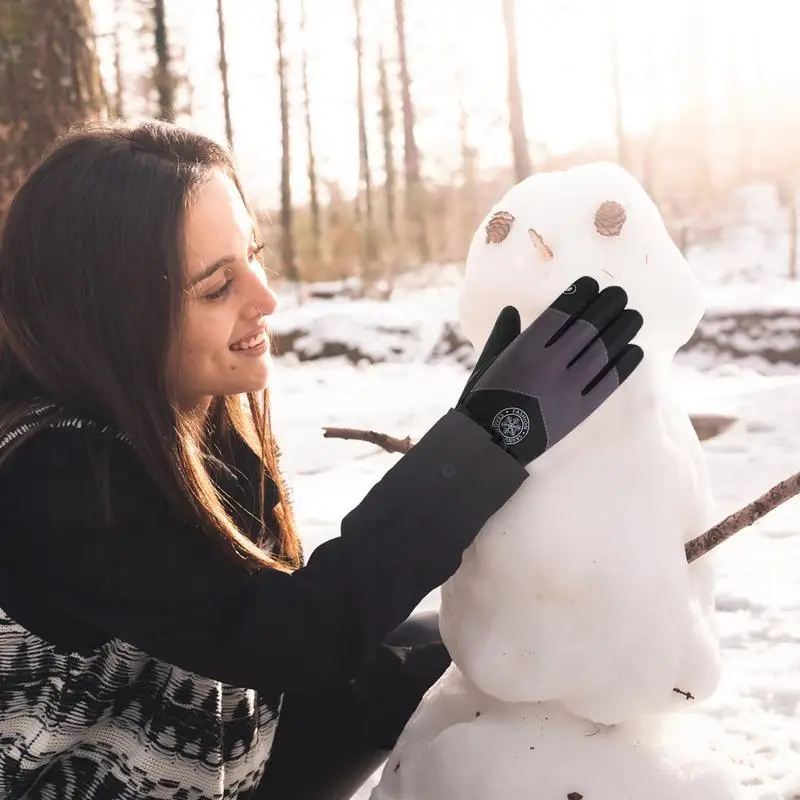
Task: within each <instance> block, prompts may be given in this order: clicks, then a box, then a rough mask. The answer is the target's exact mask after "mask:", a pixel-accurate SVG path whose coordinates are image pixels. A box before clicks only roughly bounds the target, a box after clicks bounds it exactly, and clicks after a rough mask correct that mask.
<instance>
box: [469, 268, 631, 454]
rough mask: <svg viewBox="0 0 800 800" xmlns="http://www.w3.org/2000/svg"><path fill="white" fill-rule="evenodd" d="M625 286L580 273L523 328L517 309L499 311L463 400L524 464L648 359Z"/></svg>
mask: <svg viewBox="0 0 800 800" xmlns="http://www.w3.org/2000/svg"><path fill="white" fill-rule="evenodd" d="M627 302H628V296H627V294H626V293H625V291H624V290H623V289H622V288H620V287H619V286H610V287H608V288H606V289H603V291H600V290H599V285H598V283H597V281H595V280H594V279H593V278H590V277H586V276H584V277H582V278H579V279H578V280H577V281H575V283H573V284H572V285H571V286H569V287H568V288H567V289H566V290H565V291H564V292H563V293H562V294H561V295H559V296H558V297H557V298H556V299H555V300H554V301H553V303H552V304H551V305H550V306H549V307H548V308H547V309H545V311H544V312H543V313H542V314H541V315H540V316H539V317H538V318H537V319H536V320H534V321H533V322H532V323H531V325H530V326H529V327H528V328H526V330H525V331H523V332H522V333H520V319H519V313H518V311H517V310H516V309H515V308H513V307H512V306H506V307H505V308H504V309H503V310H502V311H501V312H500V314H499V316H498V317H497V321H496V322H495V325H494V328H493V330H492V333H491V334H490V336H489V339H488V340H487V342H486V345H485V346H484V348H483V352H482V353H481V356H480V358H479V359H478V363H477V364H476V366H475V369H474V370H473V372H472V375H471V376H470V378H469V380H468V381H467V385H466V387H465V388H464V391H463V392H462V394H461V397H460V398H459V401H458V403H457V404H456V408H457V409H458V410H459V411H462V412H463V413H466V414H467V415H468V416H469V417H471V418H472V419H473V420H474V421H475V422H477V423H478V424H479V425H481V426H482V427H484V428H486V429H487V430H489V431H490V432H492V434H493V435H494V436H495V438H496V440H497V441H498V442H499V443H500V444H502V445H503V446H504V447H505V448H506V450H508V451H509V453H511V454H512V455H513V456H514V457H515V458H516V459H517V460H518V461H519V462H520V463H521V464H523V465H525V464H528V463H530V462H531V461H533V459H535V458H537V457H538V456H540V455H542V453H544V452H545V451H546V450H547V449H548V448H550V447H552V446H553V445H554V444H555V443H556V442H558V441H559V440H560V439H562V438H563V437H564V436H566V435H567V434H568V433H569V432H570V431H571V430H573V429H574V428H576V427H577V426H578V425H580V423H581V422H583V421H584V420H585V419H586V418H587V417H588V416H589V415H590V414H591V413H592V412H593V411H595V409H597V408H599V407H600V405H601V404H602V403H603V402H604V401H605V400H606V399H607V398H608V397H610V396H611V394H612V393H613V392H614V391H615V390H616V389H617V388H618V387H619V386H620V384H621V383H622V382H623V381H624V380H625V379H626V378H628V376H629V375H630V374H631V373H632V372H633V371H634V369H636V367H637V366H638V365H639V363H640V362H641V360H642V356H643V353H642V349H641V348H640V347H638V346H637V345H634V344H631V343H630V342H631V340H632V339H633V338H634V336H636V334H637V333H638V331H639V329H640V328H641V327H642V316H641V314H639V312H638V311H634V310H633V309H629V308H626V305H627Z"/></svg>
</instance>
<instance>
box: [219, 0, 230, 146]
mask: <svg viewBox="0 0 800 800" xmlns="http://www.w3.org/2000/svg"><path fill="white" fill-rule="evenodd" d="M217 38H218V39H219V74H220V77H221V78H222V108H223V110H224V113H225V138H226V139H227V141H228V147H229V148H230V150H231V152H233V125H232V123H231V95H230V91H229V89H228V57H227V55H226V53H225V15H224V13H223V11H222V0H217Z"/></svg>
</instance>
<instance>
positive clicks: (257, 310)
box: [247, 270, 278, 316]
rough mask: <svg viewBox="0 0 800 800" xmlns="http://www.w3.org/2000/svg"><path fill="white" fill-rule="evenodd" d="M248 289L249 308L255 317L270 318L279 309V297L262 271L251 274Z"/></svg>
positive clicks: (254, 271)
mask: <svg viewBox="0 0 800 800" xmlns="http://www.w3.org/2000/svg"><path fill="white" fill-rule="evenodd" d="M251 276H252V277H251V280H250V282H249V285H248V287H247V289H248V308H251V309H252V310H253V311H252V314H253V316H269V315H270V314H272V313H273V312H274V311H275V309H276V308H277V307H278V295H277V294H275V292H274V291H273V290H272V288H271V287H270V285H269V283H267V278H266V276H265V275H264V274H263V273H262V272H261V271H260V270H253V271H252V272H251Z"/></svg>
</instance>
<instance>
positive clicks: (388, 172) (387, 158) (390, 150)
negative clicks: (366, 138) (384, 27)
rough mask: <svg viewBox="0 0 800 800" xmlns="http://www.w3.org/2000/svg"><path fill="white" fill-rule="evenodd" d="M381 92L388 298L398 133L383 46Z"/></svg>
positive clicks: (394, 250) (394, 243)
mask: <svg viewBox="0 0 800 800" xmlns="http://www.w3.org/2000/svg"><path fill="white" fill-rule="evenodd" d="M378 95H379V97H380V103H381V109H380V122H381V138H382V139H383V171H384V176H385V177H384V182H383V196H384V203H385V207H386V230H387V231H388V233H389V251H390V252H389V254H388V258H386V270H385V274H384V278H385V280H386V297H387V299H388V297H389V296H391V293H392V291H393V288H394V277H395V273H396V271H397V259H398V256H399V253H398V236H397V210H396V208H395V193H396V191H397V173H396V171H395V167H394V147H393V145H392V134H393V132H394V115H393V113H392V96H391V92H390V91H389V75H388V73H387V70H386V57H385V56H384V53H383V46H380V47H379V48H378Z"/></svg>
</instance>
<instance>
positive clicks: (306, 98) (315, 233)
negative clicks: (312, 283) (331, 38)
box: [300, 0, 322, 261]
mask: <svg viewBox="0 0 800 800" xmlns="http://www.w3.org/2000/svg"><path fill="white" fill-rule="evenodd" d="M300 34H301V36H302V39H303V112H304V114H305V121H306V164H307V170H308V202H309V206H310V208H311V237H312V244H311V246H312V250H311V253H312V257H313V258H314V259H315V260H316V261H319V260H320V259H321V258H322V214H321V211H320V207H319V191H318V188H317V161H316V158H315V157H314V136H313V128H312V125H311V93H310V92H309V89H308V41H307V38H306V37H307V33H306V2H305V0H300Z"/></svg>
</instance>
